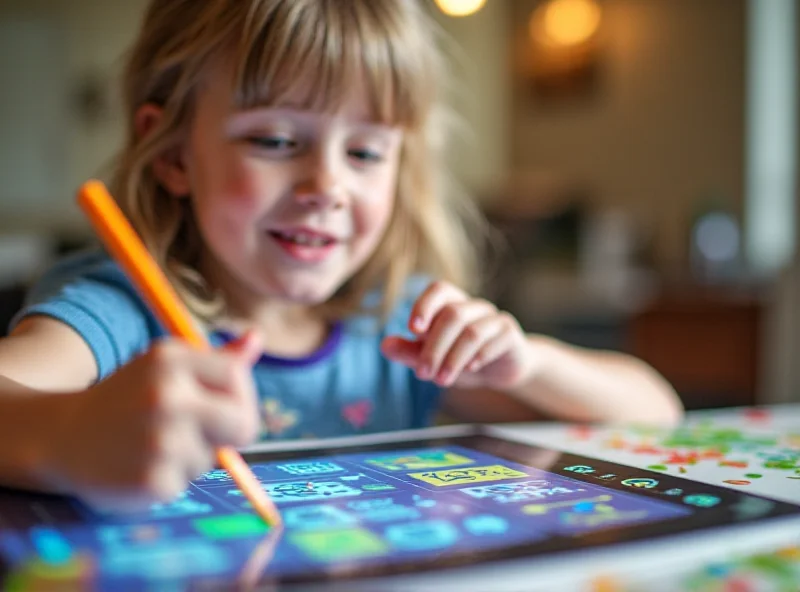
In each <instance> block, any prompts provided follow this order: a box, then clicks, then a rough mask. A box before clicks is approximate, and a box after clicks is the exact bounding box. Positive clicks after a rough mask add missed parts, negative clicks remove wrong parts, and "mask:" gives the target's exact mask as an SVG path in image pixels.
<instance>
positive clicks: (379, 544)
mask: <svg viewBox="0 0 800 592" xmlns="http://www.w3.org/2000/svg"><path fill="white" fill-rule="evenodd" d="M290 540H291V542H292V543H293V544H294V545H295V546H297V547H299V548H300V549H301V550H302V551H303V552H304V553H305V554H306V555H308V556H309V557H310V558H312V559H316V560H318V561H337V560H343V559H357V558H360V557H377V556H379V555H385V554H386V553H388V551H389V547H387V546H386V543H384V542H383V541H382V540H381V539H380V538H378V537H377V536H376V535H374V534H373V533H372V532H370V531H369V530H364V529H362V528H348V529H344V530H326V531H318V532H296V533H293V534H292V535H291V537H290Z"/></svg>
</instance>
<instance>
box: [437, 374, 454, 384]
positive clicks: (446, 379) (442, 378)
mask: <svg viewBox="0 0 800 592" xmlns="http://www.w3.org/2000/svg"><path fill="white" fill-rule="evenodd" d="M452 378H453V373H452V372H450V371H449V370H442V371H441V372H439V377H438V381H437V382H439V383H440V384H441V385H442V386H448V385H449V384H450V382H451V380H452Z"/></svg>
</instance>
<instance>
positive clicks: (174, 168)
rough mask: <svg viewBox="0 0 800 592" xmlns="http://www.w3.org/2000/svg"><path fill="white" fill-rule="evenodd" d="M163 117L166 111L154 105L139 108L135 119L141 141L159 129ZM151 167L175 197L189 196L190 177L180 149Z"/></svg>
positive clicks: (155, 162)
mask: <svg viewBox="0 0 800 592" xmlns="http://www.w3.org/2000/svg"><path fill="white" fill-rule="evenodd" d="M163 115H164V110H163V109H162V108H161V107H159V106H158V105H154V104H153V103H145V104H144V105H142V106H141V107H139V109H138V111H136V117H135V118H134V126H135V129H136V136H137V137H138V138H139V139H142V138H144V137H145V136H146V135H147V134H149V133H150V132H151V131H152V130H153V129H155V128H156V127H158V124H159V123H160V122H161V118H162V117H163ZM151 166H152V167H153V173H154V174H155V176H156V179H158V181H159V183H161V185H163V186H164V188H165V189H166V190H167V191H169V192H170V193H171V194H172V195H173V196H175V197H186V196H187V195H189V189H190V186H189V176H188V175H187V173H186V167H185V166H184V162H183V155H182V151H181V149H180V147H178V146H176V147H174V148H171V149H169V150H167V151H166V152H164V153H163V154H161V155H160V156H158V157H156V159H155V160H154V161H153V163H152V165H151Z"/></svg>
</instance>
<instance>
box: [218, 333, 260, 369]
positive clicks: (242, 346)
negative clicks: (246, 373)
mask: <svg viewBox="0 0 800 592" xmlns="http://www.w3.org/2000/svg"><path fill="white" fill-rule="evenodd" d="M222 349H223V351H226V352H230V353H233V354H235V355H236V356H239V357H241V358H242V359H243V360H245V361H246V362H247V364H248V365H250V366H252V365H253V364H255V363H256V362H257V361H258V359H259V358H260V357H261V353H262V344H261V338H260V337H259V336H258V333H256V332H255V331H247V332H245V333H244V334H243V335H242V336H241V337H239V338H238V339H234V340H233V341H231V342H230V343H228V344H226V345H225V347H223V348H222Z"/></svg>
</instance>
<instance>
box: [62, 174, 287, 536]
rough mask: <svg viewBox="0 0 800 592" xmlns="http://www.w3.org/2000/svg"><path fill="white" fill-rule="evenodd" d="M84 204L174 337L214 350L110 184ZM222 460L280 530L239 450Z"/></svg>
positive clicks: (92, 190)
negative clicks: (128, 216) (129, 220)
mask: <svg viewBox="0 0 800 592" xmlns="http://www.w3.org/2000/svg"><path fill="white" fill-rule="evenodd" d="M78 205H80V207H81V208H82V209H83V211H84V213H85V214H86V216H87V217H88V218H89V221H90V222H91V223H92V226H94V229H95V232H96V233H97V234H98V236H99V237H100V239H101V240H102V241H103V243H104V244H105V246H106V248H107V249H108V251H109V253H110V254H111V256H112V257H114V259H115V260H116V261H117V263H119V265H120V266H121V267H122V269H123V270H125V272H126V273H127V274H128V277H129V278H130V279H131V281H132V282H133V284H134V285H135V286H136V287H137V288H138V290H139V291H140V292H141V293H142V295H143V297H144V298H145V300H146V301H147V303H148V304H149V305H150V307H151V308H152V309H153V311H154V312H155V314H156V316H157V317H158V319H159V320H160V321H161V322H162V323H163V325H164V326H165V327H166V329H167V330H168V331H169V332H170V334H172V335H174V336H176V337H180V338H182V339H184V340H186V341H187V342H189V343H190V344H191V345H193V346H194V347H196V348H198V349H209V348H210V347H211V345H210V344H209V343H208V340H207V339H206V337H205V336H204V335H203V334H202V333H201V332H200V331H198V330H197V328H196V327H195V326H194V324H193V323H192V319H191V317H190V316H189V313H188V311H187V310H186V308H185V307H184V306H183V303H182V302H181V301H180V299H179V298H178V295H177V294H176V293H175V291H174V290H173V288H172V286H171V285H170V283H169V281H168V280H167V278H166V276H165V275H164V273H163V272H162V271H161V268H160V267H159V266H158V264H157V263H156V262H155V261H154V260H153V258H152V256H151V255H150V253H149V252H148V251H147V248H146V247H145V246H144V243H142V241H141V239H140V238H139V236H138V235H137V234H136V231H135V230H134V229H133V227H132V226H131V225H130V223H129V222H128V220H127V219H126V218H125V215H124V214H123V213H122V210H120V209H119V206H117V204H116V202H115V201H114V199H113V198H112V197H111V195H110V194H109V193H108V190H107V189H106V187H105V185H104V184H103V183H102V182H100V181H95V180H92V181H87V182H86V183H85V184H84V185H83V186H82V187H81V189H80V191H79V192H78ZM217 461H218V462H219V464H220V466H221V467H222V468H224V469H225V470H227V471H228V473H230V475H231V477H232V478H233V480H234V481H235V482H236V485H238V486H239V489H241V490H242V493H244V495H245V496H246V497H247V499H248V500H249V501H250V504H252V506H253V508H255V510H256V512H258V514H259V515H260V516H261V517H262V518H263V519H264V521H265V522H266V523H267V524H270V525H272V526H277V525H279V524H280V523H281V517H280V514H279V513H278V510H277V508H276V507H275V505H274V504H273V503H272V501H271V500H270V499H269V496H267V493H266V492H265V491H264V489H263V488H262V487H261V484H260V483H259V482H258V479H256V477H255V475H253V472H252V471H251V470H250V467H249V466H248V465H247V463H245V462H244V459H242V457H241V455H240V454H239V453H238V452H237V451H236V449H234V448H228V447H224V448H220V449H218V450H217Z"/></svg>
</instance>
